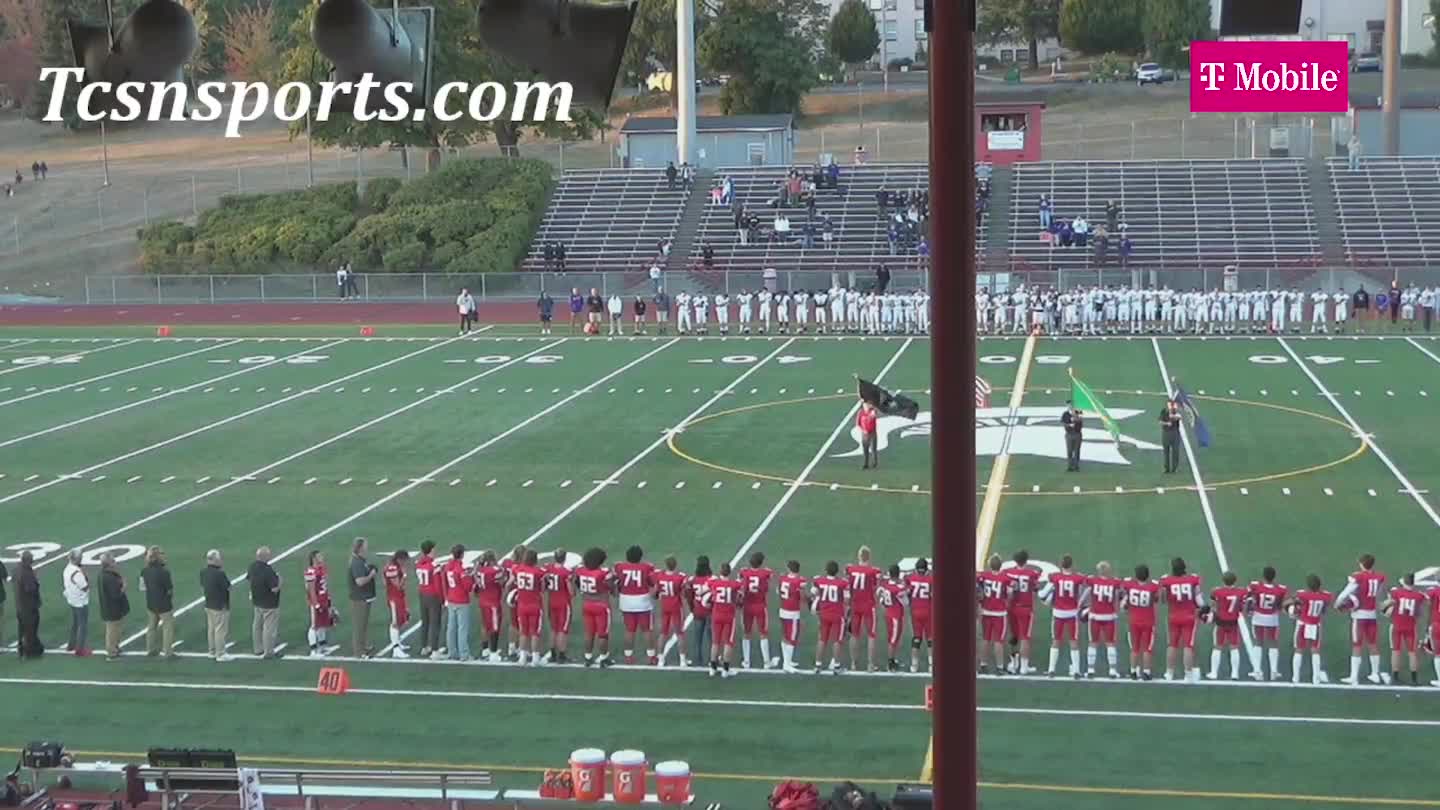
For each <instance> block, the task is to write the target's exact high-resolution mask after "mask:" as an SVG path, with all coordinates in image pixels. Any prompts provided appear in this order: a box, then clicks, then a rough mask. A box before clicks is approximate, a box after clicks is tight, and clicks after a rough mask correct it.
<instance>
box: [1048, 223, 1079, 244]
mask: <svg viewBox="0 0 1440 810" xmlns="http://www.w3.org/2000/svg"><path fill="white" fill-rule="evenodd" d="M1051 227H1053V228H1054V229H1055V236H1056V237H1057V240H1056V241H1057V242H1058V243H1059V245H1060V247H1065V248H1068V247H1070V246H1071V245H1074V244H1075V229H1074V228H1073V227H1071V225H1070V220H1068V219H1057V220H1053V221H1052V225H1051Z"/></svg>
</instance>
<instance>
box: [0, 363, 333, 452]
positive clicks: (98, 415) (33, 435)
mask: <svg viewBox="0 0 1440 810" xmlns="http://www.w3.org/2000/svg"><path fill="white" fill-rule="evenodd" d="M345 340H346V339H341V340H337V341H335V342H334V343H329V344H326V345H324V346H317V347H316V348H314V349H305V350H303V351H299V352H296V353H295V354H287V355H285V356H284V357H277V358H275V359H274V360H271V361H269V362H266V363H257V364H256V365H253V366H247V367H245V368H242V369H240V370H239V371H232V372H230V373H229V374H224V375H221V376H219V377H212V378H210V379H208V380H204V381H201V382H198V383H194V384H193V385H187V386H185V387H184V388H175V389H172V390H170V391H167V392H166V393H163V394H159V395H157V396H153V397H146V398H145V399H137V400H135V401H134V402H131V403H128V404H125V405H121V406H119V407H115V408H111V409H110V410H108V411H101V412H99V413H93V414H90V415H89V416H84V417H81V418H79V419H72V420H70V421H69V422H63V423H61V424H58V425H54V426H52V427H48V428H45V429H44V430H37V431H35V432H34V433H27V434H25V435H23V436H16V437H14V438H12V439H6V440H5V441H3V442H0V448H3V447H9V446H11V445H13V444H19V443H20V442H23V441H28V440H30V439H35V438H39V437H40V436H45V435H48V434H51V433H55V432H57V431H61V430H68V429H70V428H72V427H75V426H76V425H83V424H85V423H86V422H91V421H94V420H96V419H103V418H104V417H107V416H113V415H114V414H117V413H120V412H122V411H128V410H130V409H131V408H138V407H140V406H141V405H148V404H150V403H151V402H156V401H159V400H162V399H165V398H166V397H173V396H175V395H176V394H183V393H185V392H187V391H194V390H195V389H196V388H199V387H200V386H202V385H213V384H215V383H217V382H220V381H221V380H228V379H230V378H231V377H238V376H240V375H241V374H249V373H251V372H253V371H259V370H260V369H262V368H269V367H270V366H273V365H276V364H278V363H284V362H285V361H287V360H290V359H293V358H295V357H299V356H301V355H304V354H309V353H310V352H317V351H324V350H326V349H332V348H334V347H336V346H339V345H340V344H341V343H344V342H345ZM226 345H232V344H223V343H222V344H220V346H216V347H215V348H220V347H222V346H226Z"/></svg>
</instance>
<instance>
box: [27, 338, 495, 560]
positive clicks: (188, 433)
mask: <svg viewBox="0 0 1440 810" xmlns="http://www.w3.org/2000/svg"><path fill="white" fill-rule="evenodd" d="M452 339H453V340H458V339H459V338H452ZM444 345H446V344H445V343H435V344H432V345H430V346H427V347H425V348H423V349H419V350H417V351H413V352H410V353H409V354H402V355H400V356H399V357H396V358H392V359H390V360H386V361H385V362H383V363H378V364H376V365H373V366H367V367H366V368H362V369H360V370H359V371H354V372H351V373H350V374H346V375H345V376H344V377H341V378H339V379H338V380H330V381H329V382H326V383H322V384H321V385H318V386H315V387H313V388H302V389H301V390H299V391H297V392H295V393H294V394H291V395H290V396H287V397H281V398H280V399H276V400H271V401H270V402H267V403H265V404H263V405H257V406H255V407H253V408H250V409H249V410H245V411H241V412H240V413H237V414H232V415H231V416H227V417H225V418H224V419H220V420H218V421H215V422H210V423H208V424H204V425H201V426H200V427H197V428H195V429H193V430H188V431H186V432H184V433H181V434H178V435H175V436H171V437H170V438H168V439H164V440H162V441H158V442H155V443H154V444H149V445H146V446H144V447H141V448H138V449H136V450H131V451H129V452H128V453H123V454H121V455H118V456H115V457H114V458H111V459H108V460H106V461H101V462H99V463H96V464H92V465H90V466H89V467H86V468H84V469H82V470H76V471H75V475H85V474H87V473H90V472H93V471H95V470H98V469H101V468H102V467H108V466H110V465H111V464H117V463H119V462H122V461H127V460H129V459H132V458H135V457H136V456H139V455H143V454H145V453H149V452H150V451H152V450H159V449H160V448H162V447H168V446H170V445H172V444H175V443H176V442H181V441H184V440H186V439H189V438H191V437H193V436H198V435H200V434H201V433H205V432H207V431H211V430H214V429H215V428H218V427H223V426H225V425H228V424H230V423H231V422H236V421H238V420H240V419H244V418H246V417H247V416H253V415H254V414H257V413H261V412H263V411H267V410H269V409H271V408H274V407H277V406H279V405H284V404H285V403H287V402H291V401H293V400H296V399H299V398H300V397H304V396H308V395H309V394H312V393H315V392H317V391H319V390H320V389H322V388H324V387H325V386H327V385H334V384H335V383H337V382H340V381H342V380H349V379H350V378H352V377H358V376H360V375H361V374H368V373H370V372H372V371H379V370H380V369H382V368H387V367H389V366H392V365H394V364H396V363H400V362H403V361H405V360H408V359H410V358H412V357H416V356H418V355H421V354H424V353H425V352H428V351H431V350H433V349H438V348H440V347H441V346H444ZM497 368H498V366H497ZM262 472H268V468H266V469H265V470H262ZM207 480H208V479H207ZM55 483H56V482H54V481H51V482H48V483H45V484H39V485H36V486H34V487H31V488H30V489H23V490H21V491H19V492H14V493H11V494H9V495H6V496H5V497H3V498H0V505H3V504H7V503H9V502H11V501H13V500H16V499H17V498H23V497H25V496H26V495H30V494H31V493H34V492H39V491H40V490H42V489H45V488H46V487H49V486H52V485H54V484H55ZM47 559H50V560H56V559H59V558H58V557H50V558H47ZM44 564H45V561H44V560H42V561H41V562H40V563H39V564H37V566H36V567H39V566H40V565H44Z"/></svg>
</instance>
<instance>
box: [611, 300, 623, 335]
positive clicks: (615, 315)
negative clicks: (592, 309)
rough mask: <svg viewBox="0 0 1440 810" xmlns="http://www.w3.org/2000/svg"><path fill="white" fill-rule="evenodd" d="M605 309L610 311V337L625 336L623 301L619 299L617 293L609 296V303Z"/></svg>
mask: <svg viewBox="0 0 1440 810" xmlns="http://www.w3.org/2000/svg"><path fill="white" fill-rule="evenodd" d="M607 309H609V310H610V334H611V335H624V334H625V299H623V298H621V297H620V294H619V293H615V294H613V295H611V296H610V302H609V305H608V306H607Z"/></svg>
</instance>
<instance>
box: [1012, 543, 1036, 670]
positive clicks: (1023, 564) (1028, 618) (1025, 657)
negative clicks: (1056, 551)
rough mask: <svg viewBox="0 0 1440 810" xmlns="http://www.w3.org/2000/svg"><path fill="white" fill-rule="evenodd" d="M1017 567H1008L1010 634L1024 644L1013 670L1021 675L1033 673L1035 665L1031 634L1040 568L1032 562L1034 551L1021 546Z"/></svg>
mask: <svg viewBox="0 0 1440 810" xmlns="http://www.w3.org/2000/svg"><path fill="white" fill-rule="evenodd" d="M1013 559H1014V560H1015V567H1014V568H1007V569H1006V570H1005V575H1006V576H1008V577H1010V615H1009V616H1008V617H1007V619H1008V623H1009V628H1010V635H1011V637H1012V638H1014V639H1015V640H1016V641H1017V642H1018V643H1019V647H1020V651H1019V655H1018V656H1017V657H1016V658H1015V659H1014V660H1013V661H1012V662H1011V664H1010V671H1011V672H1014V673H1017V674H1020V675H1033V674H1034V673H1035V667H1033V666H1031V665H1030V633H1031V631H1032V630H1033V629H1034V626H1035V592H1036V591H1038V590H1040V569H1039V568H1036V567H1035V566H1033V565H1031V564H1030V552H1028V551H1025V550H1024V549H1021V550H1020V551H1017V552H1015V556H1014V558H1013Z"/></svg>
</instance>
